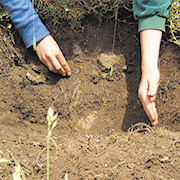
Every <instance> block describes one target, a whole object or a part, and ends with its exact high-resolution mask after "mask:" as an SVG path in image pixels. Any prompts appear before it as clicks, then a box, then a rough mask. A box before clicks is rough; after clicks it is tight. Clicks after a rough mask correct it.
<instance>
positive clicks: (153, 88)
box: [148, 80, 159, 102]
mask: <svg viewBox="0 0 180 180" xmlns="http://www.w3.org/2000/svg"><path fill="white" fill-rule="evenodd" d="M158 86H159V85H158V83H157V82H156V81H153V80H152V81H150V82H149V88H148V96H149V97H150V101H151V102H153V101H155V99H156V93H157V90H158Z"/></svg>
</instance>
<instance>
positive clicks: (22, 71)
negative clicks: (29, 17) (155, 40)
mask: <svg viewBox="0 0 180 180" xmlns="http://www.w3.org/2000/svg"><path fill="white" fill-rule="evenodd" d="M126 19H127V18H126ZM83 26H84V28H83V29H82V31H78V30H74V29H72V28H70V27H69V26H68V25H67V24H66V23H62V25H61V26H56V27H54V26H52V25H51V24H47V27H48V28H49V30H50V31H51V32H52V36H53V37H54V38H55V39H56V41H57V42H58V44H59V45H60V47H61V50H62V52H63V53H64V55H65V57H66V59H67V61H68V63H69V65H70V67H71V70H72V75H71V77H62V76H61V75H59V74H54V73H52V72H50V71H48V70H47V68H46V67H45V66H44V65H43V64H41V63H40V61H39V60H38V58H37V56H36V54H35V52H33V50H32V49H31V48H30V49H26V48H25V46H24V44H23V42H22V40H21V38H20V36H19V35H18V34H17V33H16V34H15V35H14V39H15V42H16V43H15V45H13V44H12V43H11V41H10V39H9V35H8V33H7V32H6V31H5V30H4V29H0V34H1V35H0V51H1V53H0V79H1V80H0V84H1V85H0V86H1V89H0V120H1V124H0V131H1V136H0V150H1V151H2V152H3V153H2V154H1V155H0V158H7V159H9V160H10V161H9V162H7V163H4V164H2V165H1V169H0V179H2V180H4V179H12V174H13V172H14V169H15V166H17V165H18V164H20V166H21V169H22V171H21V174H22V176H24V178H25V179H36V180H39V179H46V159H47V158H46V153H47V145H46V140H47V138H46V137H47V119H46V116H47V111H48V109H49V107H52V108H53V109H54V111H55V113H58V117H57V120H58V121H57V126H56V127H55V128H54V129H53V134H52V139H53V140H52V141H50V179H51V180H58V179H65V178H66V179H67V173H68V179H69V180H90V179H116V180H121V179H125V180H126V179H127V180H128V179H132V180H135V179H148V180H149V179H163V180H165V179H171V180H177V179H180V132H179V130H180V112H179V108H180V75H179V72H180V69H179V68H180V50H179V47H177V46H176V45H175V44H172V43H170V42H169V41H168V40H167V38H165V37H166V36H167V34H166V33H164V35H163V40H162V44H161V50H160V58H159V67H160V72H161V81H160V86H159V89H158V94H157V100H156V105H157V109H158V114H159V124H158V126H156V127H151V126H150V122H149V120H148V118H147V116H146V114H145V112H144V110H143V107H142V105H141V102H140V100H139V99H138V96H137V89H138V85H139V82H140V78H141V70H140V59H141V58H140V42H139V34H138V32H137V23H136V22H135V21H133V20H132V19H129V21H126V22H125V21H122V22H121V21H120V22H118V25H117V33H116V36H115V37H116V38H115V46H114V54H113V53H112V49H113V32H114V23H113V21H111V20H109V19H108V20H107V19H106V20H103V21H102V22H100V21H99V20H98V19H97V18H95V17H87V19H86V21H85V22H84V24H83ZM112 67H113V68H112ZM65 175H66V177H65Z"/></svg>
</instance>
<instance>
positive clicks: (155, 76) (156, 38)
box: [138, 29, 162, 126]
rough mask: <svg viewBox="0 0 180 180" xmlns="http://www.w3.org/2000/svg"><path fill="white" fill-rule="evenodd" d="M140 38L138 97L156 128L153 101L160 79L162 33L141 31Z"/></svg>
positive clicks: (156, 120)
mask: <svg viewBox="0 0 180 180" xmlns="http://www.w3.org/2000/svg"><path fill="white" fill-rule="evenodd" d="M140 36H141V53H142V77H141V82H140V85H139V90H138V95H139V98H140V100H141V102H142V105H143V107H144V110H145V112H146V114H147V116H148V117H149V119H150V121H151V124H152V125H153V126H156V125H157V124H158V114H157V110H156V107H155V99H156V93H157V90H158V86H159V79H160V73H159V70H158V57H159V48H160V42H161V36H162V32H161V31H160V30H154V29H148V30H143V31H141V33H140Z"/></svg>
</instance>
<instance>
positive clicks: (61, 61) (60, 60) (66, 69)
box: [57, 53, 71, 76]
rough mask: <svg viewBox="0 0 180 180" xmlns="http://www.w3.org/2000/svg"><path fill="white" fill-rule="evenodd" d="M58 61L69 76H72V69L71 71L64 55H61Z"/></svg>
mask: <svg viewBox="0 0 180 180" xmlns="http://www.w3.org/2000/svg"><path fill="white" fill-rule="evenodd" d="M57 60H58V61H59V63H60V64H61V66H62V67H63V69H64V70H65V72H66V74H67V75H68V76H70V75H71V69H70V67H69V65H68V63H67V62H66V59H65V58H64V56H63V54H62V53H60V55H58V56H57Z"/></svg>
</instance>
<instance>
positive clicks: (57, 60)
mask: <svg viewBox="0 0 180 180" xmlns="http://www.w3.org/2000/svg"><path fill="white" fill-rule="evenodd" d="M36 53H37V55H38V57H39V59H40V61H41V62H42V63H43V64H45V65H46V66H47V67H48V68H49V70H50V71H52V72H54V73H60V74H61V75H62V76H65V75H68V76H70V75H71V70H70V67H69V66H68V64H67V62H66V60H65V58H64V56H63V54H62V52H61V50H60V49H59V46H58V44H57V43H56V41H55V40H54V39H53V37H52V36H51V35H48V36H46V37H45V38H43V39H42V40H41V41H39V42H38V43H37V45H36Z"/></svg>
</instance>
